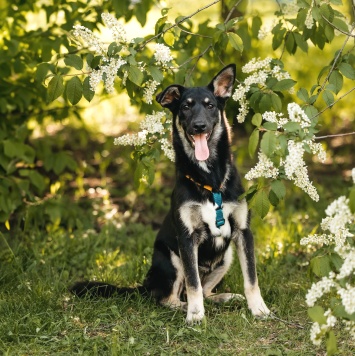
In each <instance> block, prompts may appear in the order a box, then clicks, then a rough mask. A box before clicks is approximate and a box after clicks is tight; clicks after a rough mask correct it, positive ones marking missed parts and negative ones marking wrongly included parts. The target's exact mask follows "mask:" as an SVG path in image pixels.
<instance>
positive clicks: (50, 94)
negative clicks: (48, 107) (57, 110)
mask: <svg viewBox="0 0 355 356" xmlns="http://www.w3.org/2000/svg"><path fill="white" fill-rule="evenodd" d="M63 92H64V84H63V77H62V76H61V75H55V76H54V77H53V78H52V79H51V80H50V82H49V84H48V91H47V102H48V103H51V102H52V101H54V100H55V99H57V98H59V97H60V96H61V95H62V94H63Z"/></svg>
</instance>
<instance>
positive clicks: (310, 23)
mask: <svg viewBox="0 0 355 356" xmlns="http://www.w3.org/2000/svg"><path fill="white" fill-rule="evenodd" d="M304 24H305V25H306V27H307V28H308V29H312V27H313V16H312V7H311V8H310V9H309V10H308V12H307V16H306V21H305V23H304Z"/></svg>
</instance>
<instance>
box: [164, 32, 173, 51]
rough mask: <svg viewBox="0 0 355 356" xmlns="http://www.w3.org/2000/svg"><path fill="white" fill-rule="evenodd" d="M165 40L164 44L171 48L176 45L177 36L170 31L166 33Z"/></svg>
mask: <svg viewBox="0 0 355 356" xmlns="http://www.w3.org/2000/svg"><path fill="white" fill-rule="evenodd" d="M163 39H164V42H165V43H166V44H167V45H168V46H170V47H171V46H173V45H174V43H175V35H174V34H173V33H172V32H170V31H168V32H165V33H164V35H163Z"/></svg>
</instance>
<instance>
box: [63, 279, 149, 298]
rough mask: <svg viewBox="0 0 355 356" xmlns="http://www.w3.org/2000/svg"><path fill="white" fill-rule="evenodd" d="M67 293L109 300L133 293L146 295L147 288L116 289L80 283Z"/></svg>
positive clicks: (96, 284) (107, 284) (88, 282)
mask: <svg viewBox="0 0 355 356" xmlns="http://www.w3.org/2000/svg"><path fill="white" fill-rule="evenodd" d="M69 291H70V292H71V293H73V294H74V295H76V296H77V297H79V298H84V297H88V298H96V297H101V298H111V297H115V296H130V295H133V294H135V293H138V294H140V295H148V290H147V288H145V287H143V286H140V287H136V288H126V287H116V286H114V285H112V284H109V283H105V282H94V281H82V282H76V283H75V284H74V285H73V286H71V287H70V288H69Z"/></svg>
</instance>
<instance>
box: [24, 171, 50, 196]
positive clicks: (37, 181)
mask: <svg viewBox="0 0 355 356" xmlns="http://www.w3.org/2000/svg"><path fill="white" fill-rule="evenodd" d="M28 177H29V179H30V181H31V183H32V184H33V185H34V186H35V187H36V188H37V189H38V191H39V192H40V193H43V191H44V189H45V187H46V185H45V181H44V178H43V176H42V175H41V174H39V173H38V172H37V171H34V170H31V171H30V172H29V174H28Z"/></svg>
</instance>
